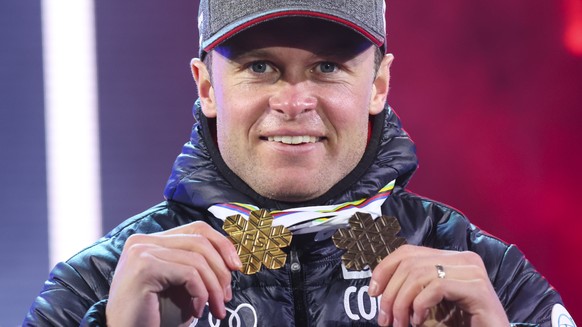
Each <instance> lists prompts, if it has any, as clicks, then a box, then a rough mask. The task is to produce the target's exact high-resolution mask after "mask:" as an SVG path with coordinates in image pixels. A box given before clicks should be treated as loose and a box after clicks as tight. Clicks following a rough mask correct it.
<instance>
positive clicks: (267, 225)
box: [222, 209, 292, 275]
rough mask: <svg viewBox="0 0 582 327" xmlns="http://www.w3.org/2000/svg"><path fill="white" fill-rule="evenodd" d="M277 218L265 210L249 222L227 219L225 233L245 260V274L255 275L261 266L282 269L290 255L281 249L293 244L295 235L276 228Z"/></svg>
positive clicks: (235, 217)
mask: <svg viewBox="0 0 582 327" xmlns="http://www.w3.org/2000/svg"><path fill="white" fill-rule="evenodd" d="M272 224H273V216H272V215H271V214H270V213H269V212H268V211H267V210H265V209H261V210H255V211H252V212H251V213H250V215H249V219H248V220H247V219H246V218H244V217H243V216H242V215H239V214H237V215H233V216H228V217H226V219H225V221H224V226H223V227H222V228H223V229H224V231H226V233H227V234H228V235H229V239H230V241H231V242H232V244H234V246H235V248H236V252H237V253H238V255H239V257H240V259H241V261H242V264H243V266H242V268H241V271H242V272H243V273H244V274H247V275H252V274H254V273H256V272H258V271H259V270H261V266H262V265H265V267H267V268H269V269H279V268H281V267H282V266H283V265H285V260H286V258H287V254H285V252H283V251H281V248H283V247H286V246H289V244H291V237H292V235H291V232H290V231H289V230H287V228H285V227H283V226H275V227H273V226H272Z"/></svg>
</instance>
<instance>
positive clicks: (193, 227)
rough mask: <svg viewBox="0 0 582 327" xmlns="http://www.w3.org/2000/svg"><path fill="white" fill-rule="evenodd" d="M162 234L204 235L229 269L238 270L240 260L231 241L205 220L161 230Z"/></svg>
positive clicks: (240, 264)
mask: <svg viewBox="0 0 582 327" xmlns="http://www.w3.org/2000/svg"><path fill="white" fill-rule="evenodd" d="M159 234H163V235H179V234H198V235H202V236H204V237H206V238H207V239H208V240H209V241H210V243H212V245H213V246H214V248H215V249H216V250H217V251H218V252H219V253H220V255H221V256H222V258H224V260H225V262H226V263H227V264H228V267H229V268H230V269H231V270H240V268H241V267H242V262H241V261H240V258H239V256H238V254H237V252H236V249H235V247H234V245H233V244H232V242H231V241H230V240H228V238H226V237H225V236H224V235H223V234H221V233H220V232H218V231H217V230H215V229H214V228H212V227H210V225H208V224H207V223H205V222H202V221H197V222H193V223H190V224H186V225H183V226H179V227H176V228H173V229H169V230H167V231H164V232H161V233H159Z"/></svg>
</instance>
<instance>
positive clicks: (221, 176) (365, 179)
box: [164, 101, 418, 210]
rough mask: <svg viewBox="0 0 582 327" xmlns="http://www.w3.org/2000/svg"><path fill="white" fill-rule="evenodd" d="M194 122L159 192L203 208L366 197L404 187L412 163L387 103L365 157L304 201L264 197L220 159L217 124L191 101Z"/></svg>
mask: <svg viewBox="0 0 582 327" xmlns="http://www.w3.org/2000/svg"><path fill="white" fill-rule="evenodd" d="M193 111H194V116H195V118H196V121H197V122H196V123H195V124H194V127H193V128H192V134H191V137H190V141H189V142H188V143H186V144H185V145H184V147H183V149H182V153H181V154H180V155H178V158H177V159H176V161H175V163H174V167H173V170H172V175H171V176H170V178H169V180H168V182H167V184H166V189H165V191H164V195H165V197H166V199H167V200H170V201H177V202H181V203H184V204H186V205H189V206H193V207H196V208H199V209H201V210H206V209H207V208H208V207H209V206H211V205H213V204H217V203H224V202H242V203H249V204H253V205H256V206H258V207H260V208H266V209H279V210H280V209H287V208H290V207H297V206H309V205H327V204H335V203H341V202H346V201H351V200H357V199H361V198H367V197H370V196H371V195H373V194H376V193H377V192H378V190H379V189H380V188H382V187H383V186H384V185H386V184H387V183H388V182H389V181H391V180H393V179H396V184H397V185H399V186H402V187H404V186H405V185H406V184H407V183H408V180H409V179H410V178H411V177H412V174H413V173H414V171H415V170H416V167H417V164H418V163H417V158H416V149H415V146H414V143H413V142H412V140H411V139H410V138H409V136H408V134H407V133H406V132H405V131H404V129H402V126H401V123H400V120H399V118H398V116H397V115H396V113H394V111H393V110H392V109H391V108H390V107H389V106H388V105H387V106H386V108H385V109H384V110H383V111H382V113H380V114H378V115H376V116H372V117H371V121H372V125H373V128H372V135H371V137H370V141H369V142H368V146H367V148H366V151H365V153H364V156H363V157H362V159H361V160H360V162H359V163H358V165H357V166H356V168H354V170H352V172H350V173H349V174H348V175H347V176H346V177H344V178H343V179H342V180H341V181H340V182H339V183H337V184H336V185H335V186H333V187H332V188H331V189H330V190H329V191H327V192H326V193H325V194H323V195H321V196H320V197H318V198H316V199H313V200H310V201H306V202H303V203H286V202H281V201H276V200H273V199H269V198H266V197H263V196H261V195H259V194H258V193H256V192H255V191H254V190H253V189H251V188H250V187H249V186H248V185H247V184H246V183H245V182H243V181H242V180H241V179H240V178H239V177H238V176H237V175H235V174H234V173H233V172H232V171H231V170H230V169H229V168H228V166H227V165H226V164H225V163H224V161H223V160H222V157H221V155H220V152H219V151H218V147H217V146H216V143H215V141H214V135H216V133H215V128H216V123H215V120H214V119H207V118H206V117H205V116H204V115H203V114H202V110H201V109H200V102H199V101H196V103H195V104H194V109H193Z"/></svg>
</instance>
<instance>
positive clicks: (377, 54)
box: [202, 45, 384, 82]
mask: <svg viewBox="0 0 582 327" xmlns="http://www.w3.org/2000/svg"><path fill="white" fill-rule="evenodd" d="M374 48H375V51H374V79H375V78H376V75H377V74H378V70H379V69H380V64H381V63H382V59H383V58H384V53H383V51H382V49H380V47H378V46H377V45H374ZM214 51H215V50H212V51H210V52H208V53H207V54H206V56H204V59H202V62H203V63H204V65H206V69H207V70H208V75H209V76H210V81H211V82H214V80H213V79H212V53H213V52H214Z"/></svg>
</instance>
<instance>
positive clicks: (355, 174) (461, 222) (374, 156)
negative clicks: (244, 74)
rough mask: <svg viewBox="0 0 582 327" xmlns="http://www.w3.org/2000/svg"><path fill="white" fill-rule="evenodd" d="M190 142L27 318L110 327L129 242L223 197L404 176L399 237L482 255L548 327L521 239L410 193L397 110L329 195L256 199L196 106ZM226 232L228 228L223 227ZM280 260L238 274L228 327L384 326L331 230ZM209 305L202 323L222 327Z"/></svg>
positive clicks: (342, 195)
mask: <svg viewBox="0 0 582 327" xmlns="http://www.w3.org/2000/svg"><path fill="white" fill-rule="evenodd" d="M194 111H195V115H196V118H197V121H198V123H196V124H195V125H194V128H193V132H192V136H191V139H190V142H188V143H187V144H186V145H185V146H184V148H183V151H182V153H181V154H180V155H179V156H178V158H177V160H176V162H175V164H174V169H173V173H172V176H171V177H170V179H169V181H168V183H167V186H166V190H165V197H166V201H165V202H163V203H161V204H159V205H157V206H155V207H153V208H151V209H149V210H147V211H145V212H143V213H141V214H139V215H137V216H135V217H133V218H130V219H128V220H127V221H125V222H124V223H122V224H121V225H119V226H118V227H117V228H115V229H114V230H113V231H111V232H110V233H109V234H107V235H106V236H105V237H103V238H102V239H101V240H99V241H98V242H97V243H95V244H93V245H92V246H90V247H88V248H86V249H84V250H83V251H81V252H80V253H78V254H77V255H75V256H73V257H72V258H71V259H69V260H68V261H66V262H63V263H59V264H58V265H57V266H56V267H55V268H54V269H53V271H52V272H51V275H50V277H49V279H48V280H47V281H46V283H45V285H44V288H43V290H42V291H41V293H40V294H39V296H38V297H37V299H36V300H35V301H34V303H33V305H32V307H31V309H30V312H29V313H28V315H27V317H26V319H25V322H24V325H30V326H32V325H57V326H74V325H84V326H105V325H106V320H105V306H106V303H107V297H108V292H109V287H110V284H111V281H112V278H113V273H114V270H115V267H116V264H117V261H118V259H119V257H120V254H121V250H122V248H123V245H124V243H125V241H126V240H127V238H128V237H129V236H130V235H132V234H134V233H155V232H159V231H163V230H167V229H171V228H174V227H176V226H180V225H183V224H187V223H190V222H193V221H196V220H202V221H205V222H207V223H208V224H210V225H211V226H213V227H214V228H215V229H217V230H219V231H221V232H223V231H222V221H221V220H219V219H217V218H215V217H213V216H212V215H211V214H210V213H209V212H208V211H207V209H208V208H209V207H210V206H211V205H213V204H217V203H225V202H242V203H249V204H253V205H256V206H258V207H260V208H266V209H269V210H273V209H286V208H290V207H292V206H307V205H314V204H318V205H323V204H336V203H342V202H346V201H351V200H357V199H361V198H367V197H370V196H372V195H374V194H376V193H377V192H378V190H379V189H380V188H382V187H383V186H384V185H386V184H387V183H388V182H389V181H391V180H393V179H396V186H395V188H394V191H393V192H392V194H391V195H390V196H389V197H388V199H387V200H386V201H385V202H384V204H383V205H382V212H383V214H385V215H390V216H394V217H396V218H397V219H398V220H399V222H400V225H401V227H402V229H401V232H400V234H399V235H400V236H402V237H404V238H406V241H407V242H408V243H409V244H415V245H422V246H427V247H432V248H437V249H447V250H455V251H466V250H469V251H474V252H476V253H477V254H479V255H480V256H481V257H482V258H483V261H484V263H485V266H486V268H487V271H488V275H489V278H490V280H491V283H492V284H493V286H494V288H495V291H496V292H497V294H498V296H499V299H500V300H501V303H502V304H503V306H504V308H505V310H506V312H507V315H508V317H509V319H510V321H511V322H514V323H524V324H525V325H527V326H550V324H551V311H552V308H553V306H554V305H556V304H561V302H562V301H561V298H560V296H559V295H558V293H557V292H556V291H555V290H554V289H553V288H552V287H551V286H550V285H549V284H548V283H547V281H546V280H545V279H544V278H543V277H542V276H541V275H540V274H539V273H538V272H536V270H535V269H534V268H533V267H532V266H531V264H530V263H529V262H528V261H527V260H526V259H525V258H524V256H523V254H522V253H521V252H520V251H519V250H518V249H517V247H515V246H513V245H509V244H506V243H504V242H502V241H501V240H499V239H497V238H494V237H492V236H490V235H488V234H485V233H483V232H481V230H479V229H478V228H477V227H475V226H474V225H472V224H471V223H470V222H469V221H468V220H467V219H466V218H465V217H464V216H463V215H462V214H461V213H460V212H458V211H456V210H454V209H452V208H450V207H448V206H446V205H443V204H440V203H437V202H434V201H432V200H429V199H426V198H423V197H420V196H418V195H416V194H413V193H410V192H408V191H406V189H405V188H404V187H405V186H406V183H407V182H408V180H409V179H410V177H411V176H412V173H413V172H414V170H415V169H416V167H417V159H416V154H415V148H414V144H413V143H412V141H411V140H410V139H409V137H408V135H407V134H406V133H405V132H404V130H403V129H402V128H401V125H400V122H399V120H398V117H397V116H396V114H395V113H394V112H393V111H392V110H391V108H389V107H386V109H385V110H384V111H383V112H382V113H381V114H379V115H377V116H374V117H371V119H370V121H371V124H370V125H371V126H372V129H371V137H370V140H369V143H368V147H367V149H366V152H365V154H364V157H363V158H362V160H361V161H360V163H359V164H358V166H357V167H356V168H355V169H354V170H353V171H352V172H351V173H350V174H349V175H348V176H346V177H345V178H344V179H343V180H342V181H340V182H339V183H338V184H337V185H335V186H334V187H333V188H332V189H330V190H329V191H328V192H327V193H326V194H324V195H322V196H321V197H319V198H317V199H314V200H311V201H308V202H305V203H300V204H297V203H293V204H292V203H284V202H279V201H274V200H272V199H268V198H265V197H262V196H260V195H259V194H257V193H256V192H254V191H253V190H252V189H251V188H250V187H249V186H248V185H246V184H245V183H244V182H243V181H242V180H240V179H239V178H238V177H237V176H236V175H235V174H234V173H232V171H230V170H229V169H228V167H227V166H226V164H225V163H224V161H223V160H222V159H221V157H220V154H219V152H218V149H217V147H216V145H215V144H214V142H213V141H212V135H213V126H215V122H214V121H213V120H208V119H206V118H205V117H203V115H201V114H200V109H199V104H198V103H197V104H196V106H195V109H194ZM223 233H224V232H223ZM285 251H286V252H287V254H288V257H287V262H286V264H285V266H284V267H282V268H281V269H277V270H269V269H265V268H263V269H262V270H261V271H260V272H258V273H257V274H254V275H244V274H242V273H240V272H233V274H232V289H233V299H232V301H230V302H229V303H228V304H227V308H228V309H227V318H226V319H224V320H223V321H222V322H220V325H221V326H367V325H376V317H377V312H378V300H377V299H376V298H371V297H370V296H369V295H368V293H367V287H368V286H367V285H368V283H369V280H370V278H369V277H370V272H369V271H362V272H351V271H347V270H345V268H342V264H341V255H342V254H343V250H339V249H337V248H336V247H335V246H334V245H333V243H332V241H331V239H330V238H327V239H324V240H318V241H316V240H314V235H313V234H306V235H297V236H295V237H294V238H293V242H292V243H291V246H290V247H288V248H287V249H285ZM218 323H219V321H217V320H216V319H214V318H213V317H212V316H211V314H210V313H209V311H208V308H206V309H205V313H204V315H203V317H202V318H201V319H200V320H198V321H196V326H217V325H218Z"/></svg>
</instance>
